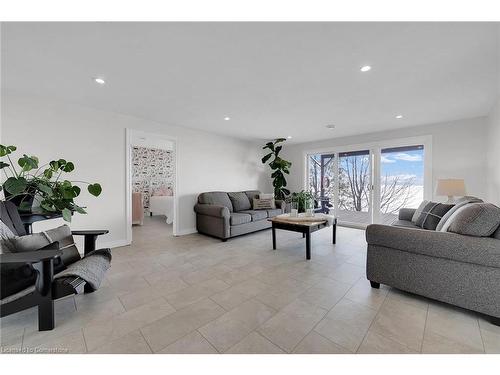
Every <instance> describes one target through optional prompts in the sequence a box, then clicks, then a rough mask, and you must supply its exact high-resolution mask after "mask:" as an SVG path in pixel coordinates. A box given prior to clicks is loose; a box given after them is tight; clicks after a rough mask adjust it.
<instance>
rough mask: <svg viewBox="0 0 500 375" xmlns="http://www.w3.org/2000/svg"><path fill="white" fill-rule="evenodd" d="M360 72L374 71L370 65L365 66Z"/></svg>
mask: <svg viewBox="0 0 500 375" xmlns="http://www.w3.org/2000/svg"><path fill="white" fill-rule="evenodd" d="M359 70H361V71H362V72H368V71H370V70H372V67H371V66H370V65H365V66H362V67H361V68H360V69H359Z"/></svg>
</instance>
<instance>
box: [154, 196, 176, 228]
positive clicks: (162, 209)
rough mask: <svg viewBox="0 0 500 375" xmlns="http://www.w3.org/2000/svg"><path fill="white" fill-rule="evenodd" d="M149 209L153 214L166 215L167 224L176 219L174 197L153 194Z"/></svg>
mask: <svg viewBox="0 0 500 375" xmlns="http://www.w3.org/2000/svg"><path fill="white" fill-rule="evenodd" d="M149 211H150V212H151V213H152V214H153V215H165V216H166V217H167V224H172V222H173V221H174V197H173V196H157V195H153V196H151V198H150V199H149Z"/></svg>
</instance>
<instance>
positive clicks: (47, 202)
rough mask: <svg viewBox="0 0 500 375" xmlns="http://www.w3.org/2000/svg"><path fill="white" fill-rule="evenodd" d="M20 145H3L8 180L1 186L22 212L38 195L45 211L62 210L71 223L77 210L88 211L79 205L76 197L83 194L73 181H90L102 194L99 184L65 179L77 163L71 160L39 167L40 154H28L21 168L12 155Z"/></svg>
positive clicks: (90, 188)
mask: <svg viewBox="0 0 500 375" xmlns="http://www.w3.org/2000/svg"><path fill="white" fill-rule="evenodd" d="M16 149H17V147H16V146H4V145H0V158H2V159H6V160H5V161H4V160H1V161H0V169H1V170H3V172H4V173H5V176H6V177H7V179H6V180H5V182H3V184H1V185H0V190H2V189H3V190H4V194H5V199H7V200H11V201H12V202H14V203H15V204H16V205H17V206H18V209H19V210H20V211H30V210H31V205H32V203H33V200H34V198H35V196H37V198H39V200H40V208H41V210H42V212H48V213H61V214H62V216H63V218H64V220H65V221H68V222H70V221H71V215H72V214H73V212H78V213H80V214H86V211H85V209H84V207H81V206H79V205H77V204H76V203H75V202H74V199H75V198H76V197H78V196H79V195H80V192H81V188H80V187H79V186H77V185H73V183H75V182H76V183H80V184H86V185H87V190H88V192H89V193H90V194H92V195H93V196H96V197H97V196H99V195H100V194H101V191H102V188H101V185H99V184H98V183H93V184H91V183H88V182H85V181H69V180H66V179H63V178H62V176H63V173H64V174H65V173H70V172H72V171H73V170H74V169H75V165H74V164H73V163H72V162H70V161H67V160H64V159H59V160H52V161H51V162H49V163H47V164H44V165H42V166H39V161H38V158H37V157H36V156H28V155H26V154H24V155H23V156H22V157H20V158H19V159H18V160H17V165H18V166H17V167H16V165H15V164H14V163H13V161H12V158H11V155H12V153H13V152H14V151H16Z"/></svg>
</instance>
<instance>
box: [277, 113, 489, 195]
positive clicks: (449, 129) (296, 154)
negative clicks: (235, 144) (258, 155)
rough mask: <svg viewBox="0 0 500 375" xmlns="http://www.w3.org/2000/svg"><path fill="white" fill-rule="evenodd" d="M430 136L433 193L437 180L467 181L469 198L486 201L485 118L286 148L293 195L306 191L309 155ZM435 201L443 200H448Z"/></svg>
mask: <svg viewBox="0 0 500 375" xmlns="http://www.w3.org/2000/svg"><path fill="white" fill-rule="evenodd" d="M326 130H327V129H325V131H326ZM333 132H334V131H333ZM333 132H332V134H334V133H333ZM426 135H431V136H432V164H433V165H432V176H433V193H434V189H435V186H436V181H437V179H439V178H463V179H465V184H466V188H467V193H468V194H471V195H475V196H479V197H483V198H484V197H486V190H487V189H486V188H485V186H486V167H485V163H486V151H485V150H486V118H484V117H480V118H474V119H467V120H459V121H453V122H447V123H439V124H430V125H424V126H417V127H411V128H405V129H398V130H393V131H384V132H377V133H370V134H363V135H358V136H352V137H343V138H331V139H326V140H324V141H318V142H308V143H301V144H298V145H288V146H287V147H285V148H284V151H283V157H284V158H285V159H287V160H290V161H291V162H292V163H293V165H292V170H291V172H290V177H289V179H288V181H289V186H290V188H291V190H292V191H299V190H301V189H303V188H304V178H305V176H304V171H305V159H304V157H303V153H304V152H305V151H311V150H316V149H328V147H335V146H345V145H356V144H362V143H370V142H378V141H383V140H391V139H399V138H407V137H416V136H426ZM433 199H437V200H443V199H445V197H434V198H433Z"/></svg>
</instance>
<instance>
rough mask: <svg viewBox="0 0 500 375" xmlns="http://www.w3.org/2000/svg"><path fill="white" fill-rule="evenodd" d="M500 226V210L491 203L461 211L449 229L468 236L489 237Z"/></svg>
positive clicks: (476, 204)
mask: <svg viewBox="0 0 500 375" xmlns="http://www.w3.org/2000/svg"><path fill="white" fill-rule="evenodd" d="M499 225H500V208H498V207H497V206H495V205H494V204H491V203H475V204H471V205H469V206H467V207H465V208H464V209H462V210H460V211H459V212H458V213H457V215H456V216H455V217H454V219H453V222H452V223H451V224H450V227H449V228H448V231H449V232H453V233H458V234H464V235H466V236H475V237H489V236H491V235H492V234H493V233H494V232H495V231H496V229H497V228H498V226H499Z"/></svg>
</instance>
